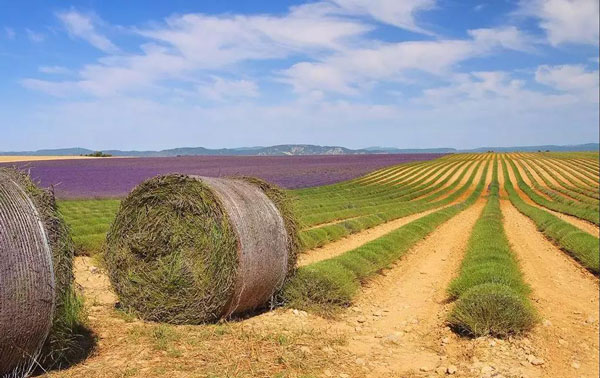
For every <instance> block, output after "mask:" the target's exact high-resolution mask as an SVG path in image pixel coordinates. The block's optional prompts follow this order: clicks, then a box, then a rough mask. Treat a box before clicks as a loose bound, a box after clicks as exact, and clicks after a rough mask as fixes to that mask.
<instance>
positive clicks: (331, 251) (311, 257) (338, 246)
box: [298, 205, 450, 266]
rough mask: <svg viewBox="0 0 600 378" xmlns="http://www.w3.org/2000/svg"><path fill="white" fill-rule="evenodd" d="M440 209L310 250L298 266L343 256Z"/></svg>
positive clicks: (303, 255)
mask: <svg viewBox="0 0 600 378" xmlns="http://www.w3.org/2000/svg"><path fill="white" fill-rule="evenodd" d="M448 206H450V205H448ZM440 209H442V207H438V208H436V209H431V210H427V211H424V212H421V213H417V214H412V215H409V216H407V217H403V218H398V219H395V220H392V221H389V222H387V223H383V224H380V225H379V226H375V227H372V228H368V229H366V230H364V231H361V232H357V233H355V234H352V235H349V236H348V237H346V238H343V239H340V240H338V241H334V242H332V243H329V244H325V245H324V246H323V247H319V248H315V249H311V250H308V251H306V252H304V253H302V254H301V255H299V256H298V266H304V265H308V264H312V263H314V262H317V261H321V260H326V259H329V258H332V257H335V256H338V255H341V254H342V253H345V252H347V251H350V250H352V249H354V248H358V247H360V246H361V245H363V244H365V243H368V242H370V241H373V240H375V239H377V238H380V237H382V236H383V235H385V234H387V233H389V232H392V231H394V230H395V229H397V228H399V227H402V226H404V225H405V224H407V223H410V222H412V221H414V220H416V219H419V218H421V217H424V216H425V215H427V214H431V213H433V212H434V211H437V210H440Z"/></svg>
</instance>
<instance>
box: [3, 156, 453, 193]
mask: <svg viewBox="0 0 600 378" xmlns="http://www.w3.org/2000/svg"><path fill="white" fill-rule="evenodd" d="M440 156H442V154H384V155H333V156H331V155H329V156H186V157H163V158H109V159H93V160H92V159H90V160H77V159H75V160H48V161H35V162H23V163H11V164H4V165H13V166H14V165H16V166H18V167H19V168H23V169H28V170H30V172H31V176H32V177H33V178H34V179H35V180H36V181H39V182H40V183H41V185H42V186H45V187H49V186H54V191H55V193H56V195H57V197H59V198H63V199H66V198H105V197H123V196H125V195H127V194H128V193H129V192H130V191H131V190H132V189H133V188H134V187H135V186H136V185H137V184H139V183H141V182H142V181H144V180H145V179H147V178H150V177H153V176H156V175H160V174H167V173H185V174H195V175H202V176H215V177H218V176H233V175H247V176H256V177H260V178H262V179H264V180H267V181H269V182H272V183H275V184H278V185H280V186H282V187H284V188H288V189H296V188H306V187H311V186H320V185H327V184H333V183H336V182H339V181H344V180H349V179H352V178H355V177H358V176H361V175H364V174H366V173H368V172H370V171H373V170H376V169H379V168H382V167H386V166H390V165H394V164H400V163H406V162H411V161H417V160H431V159H435V158H437V157H440Z"/></svg>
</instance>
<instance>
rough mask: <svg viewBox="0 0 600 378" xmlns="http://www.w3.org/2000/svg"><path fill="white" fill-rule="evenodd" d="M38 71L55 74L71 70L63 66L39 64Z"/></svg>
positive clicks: (66, 72)
mask: <svg viewBox="0 0 600 378" xmlns="http://www.w3.org/2000/svg"><path fill="white" fill-rule="evenodd" d="M38 71H40V72H41V73H47V74H56V75H62V74H68V73H71V70H69V69H68V68H66V67H63V66H39V67H38Z"/></svg>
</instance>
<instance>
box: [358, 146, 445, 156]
mask: <svg viewBox="0 0 600 378" xmlns="http://www.w3.org/2000/svg"><path fill="white" fill-rule="evenodd" d="M365 150H367V151H372V152H376V153H381V152H385V153H388V154H423V153H425V154H452V153H455V152H457V150H456V148H443V147H442V148H396V147H367V148H365Z"/></svg>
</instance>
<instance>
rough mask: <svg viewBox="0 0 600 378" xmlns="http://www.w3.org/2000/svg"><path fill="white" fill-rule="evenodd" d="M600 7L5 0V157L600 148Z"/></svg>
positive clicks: (417, 1)
mask: <svg viewBox="0 0 600 378" xmlns="http://www.w3.org/2000/svg"><path fill="white" fill-rule="evenodd" d="M598 38H599V37H598V1H597V0H527V1H518V0H517V1H508V0H493V1H492V0H490V1H465V0H403V1H398V0H316V1H264V0H262V1H243V0H237V1H233V0H230V1H227V0H221V1H217V0H210V1H208V0H206V1H182V0H176V1H168V2H167V1H152V2H150V1H143V0H128V1H107V0H102V1H101V0H87V1H77V2H69V1H60V2H49V1H43V0H37V1H32V0H21V1H7V0H0V99H1V101H0V131H1V135H2V138H0V151H11V150H12V151H14V150H31V149H40V148H60V147H74V146H81V147H88V148H93V149H112V148H119V149H163V148H172V147H180V146H205V147H211V148H216V147H239V146H255V145H273V144H283V143H312V144H328V145H344V146H348V147H353V148H358V147H367V146H374V145H378V146H395V147H403V148H424V147H458V148H470V147H478V146H502V145H534V144H549V143H552V144H576V143H586V142H592V141H597V140H598V137H599V136H598V122H599V119H598V80H599V78H598Z"/></svg>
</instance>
